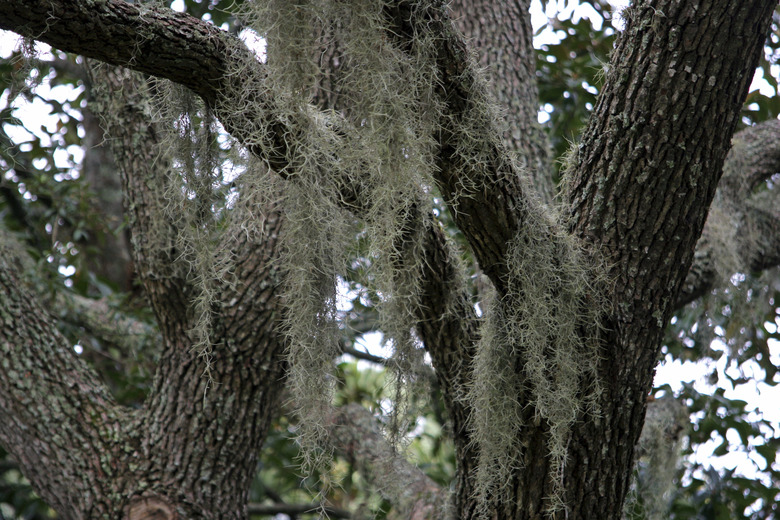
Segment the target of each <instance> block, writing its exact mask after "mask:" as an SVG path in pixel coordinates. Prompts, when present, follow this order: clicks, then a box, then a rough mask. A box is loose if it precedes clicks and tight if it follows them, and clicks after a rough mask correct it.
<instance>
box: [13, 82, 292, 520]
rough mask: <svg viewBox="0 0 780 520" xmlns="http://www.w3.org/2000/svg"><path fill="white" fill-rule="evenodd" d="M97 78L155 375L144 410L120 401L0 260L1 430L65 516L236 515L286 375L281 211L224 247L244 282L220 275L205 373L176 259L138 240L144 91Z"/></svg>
mask: <svg viewBox="0 0 780 520" xmlns="http://www.w3.org/2000/svg"><path fill="white" fill-rule="evenodd" d="M96 76H98V78H97V80H98V81H100V82H102V83H105V84H107V85H108V90H107V91H104V92H103V93H102V94H98V96H97V97H98V99H99V101H98V102H97V103H95V104H93V108H96V110H98V109H102V110H115V111H116V112H113V113H112V118H113V119H114V120H115V121H116V120H117V119H118V120H119V123H118V124H117V125H116V126H115V127H113V128H112V129H111V142H112V143H113V144H114V149H115V152H116V160H117V164H118V166H119V169H120V171H121V172H122V181H123V185H124V190H125V196H126V197H127V204H128V208H129V210H130V213H131V215H132V230H133V234H134V238H135V242H134V243H135V255H136V257H135V262H136V265H137V267H138V272H139V276H140V278H141V280H142V282H143V284H144V287H145V289H146V293H147V295H148V297H149V299H150V303H151V304H152V307H153V308H154V309H155V311H156V315H157V320H158V323H159V325H160V329H161V331H162V334H163V339H162V341H163V345H162V349H161V352H162V354H161V359H160V363H159V368H158V372H157V375H156V378H155V384H154V387H153V389H152V391H151V395H150V397H149V399H148V400H147V402H146V403H145V405H144V407H143V408H142V409H141V410H136V411H129V410H124V409H122V408H121V407H118V406H117V405H116V404H115V403H113V401H112V399H111V398H110V397H109V396H108V394H107V392H106V390H105V388H104V387H103V386H102V385H101V384H100V383H99V377H98V376H97V375H96V374H94V373H92V372H91V371H90V370H89V369H88V368H87V367H86V365H84V363H83V362H82V361H81V360H80V359H77V358H76V357H75V356H74V355H73V353H72V352H71V351H70V350H71V349H70V347H69V346H68V345H67V344H66V340H65V339H64V338H62V337H61V336H59V335H58V334H57V332H56V328H55V327H54V325H53V324H52V323H51V322H50V321H49V320H48V319H47V318H46V313H45V312H44V311H42V310H41V309H39V308H37V307H36V304H35V302H36V297H34V296H33V295H31V294H29V292H22V291H23V286H21V284H20V283H19V282H18V280H16V279H15V278H14V277H13V276H14V275H13V274H12V273H13V271H14V270H13V269H12V268H11V266H8V265H3V268H2V269H0V272H1V273H2V277H3V278H2V292H0V297H1V298H2V305H0V308H2V309H3V314H4V319H3V327H2V329H1V331H0V332H1V333H0V348H2V350H3V352H2V358H3V360H4V370H3V371H2V376H0V410H1V411H2V414H3V416H4V417H12V418H13V420H12V421H3V423H2V425H0V438H2V442H3V444H4V445H5V446H6V447H7V448H8V449H9V450H10V451H11V452H12V453H14V456H15V458H17V460H18V461H19V463H20V465H21V466H22V467H23V468H24V470H25V474H26V475H27V476H28V477H29V478H30V479H31V481H32V482H33V484H34V485H35V486H36V488H37V489H39V490H40V493H41V495H42V496H43V497H44V499H46V500H47V502H49V503H50V504H51V505H52V506H53V507H54V508H55V509H56V510H57V511H58V512H59V513H60V514H61V515H62V517H63V518H74V519H75V518H111V519H114V518H130V519H140V518H244V517H245V516H246V498H247V490H248V488H249V483H250V482H251V480H252V478H253V477H254V472H255V470H256V464H255V461H256V457H257V453H258V450H259V448H260V445H261V443H262V441H263V439H264V437H265V433H266V431H267V428H268V425H269V423H270V420H271V418H272V417H273V413H274V411H275V409H276V397H277V395H278V392H279V385H278V383H277V382H278V380H279V379H280V378H281V377H282V375H283V366H284V364H283V362H282V357H281V352H282V346H283V341H282V336H281V335H280V333H279V330H278V329H279V327H278V319H279V315H280V312H281V310H280V307H279V302H278V298H277V290H278V289H277V287H278V274H277V269H276V268H275V267H272V260H273V259H274V258H275V257H276V254H277V238H278V236H279V232H280V230H281V217H280V216H279V214H278V213H276V212H275V211H274V209H273V208H272V207H271V206H269V207H268V208H266V210H267V211H266V216H267V219H266V224H265V229H264V232H265V234H264V237H263V238H264V240H263V242H262V243H256V242H253V241H250V240H248V238H247V235H246V234H245V233H238V234H235V236H236V237H238V238H237V239H236V241H235V242H230V243H226V244H224V247H226V248H228V247H229V248H231V250H232V251H233V252H234V253H235V255H236V267H235V275H236V276H237V277H238V279H239V280H241V283H240V284H237V285H236V286H235V287H231V286H229V285H226V286H225V288H224V290H223V292H222V295H221V298H220V301H222V302H224V304H223V305H222V307H221V308H220V309H218V310H217V311H216V312H217V313H218V315H219V321H218V322H217V323H218V325H217V326H215V327H214V329H215V330H213V331H212V335H213V337H215V338H216V339H217V342H218V343H219V347H218V348H216V349H215V351H214V354H213V362H214V363H215V365H214V366H215V369H214V370H212V373H211V377H212V380H211V381H209V379H208V378H205V377H204V376H203V371H204V363H203V360H202V359H201V358H199V357H198V356H197V354H195V353H193V352H192V350H191V349H192V346H193V345H194V343H195V339H194V338H191V337H190V332H189V331H190V330H191V329H192V327H193V323H192V319H193V313H192V312H191V309H189V303H188V302H189V301H190V300H191V294H192V290H193V289H192V287H190V286H189V284H188V282H187V280H186V277H185V276H184V273H186V266H184V265H181V262H180V261H178V257H177V253H176V252H175V251H173V250H165V249H162V250H161V249H160V248H159V247H156V246H152V245H151V240H150V239H149V233H150V232H155V233H160V222H164V221H165V215H163V214H162V213H160V208H161V205H160V201H159V200H156V199H159V198H161V197H162V192H161V191H159V190H157V189H156V188H157V187H159V177H160V176H162V175H164V173H165V172H164V171H160V170H159V168H161V167H164V165H165V161H164V160H158V155H159V151H158V150H157V148H156V145H157V135H156V133H155V128H154V126H153V125H150V123H149V115H150V114H149V109H148V105H147V100H146V99H145V97H144V95H143V88H144V87H143V85H141V86H140V87H139V85H138V84H137V83H136V81H135V80H133V79H132V78H131V77H130V76H128V75H127V73H124V72H116V71H111V70H109V69H102V70H101V71H98V72H97V73H96ZM98 111H99V110H98ZM164 229H165V224H163V230H164ZM3 258H4V262H7V261H8V260H9V259H10V257H9V258H6V257H5V256H3ZM217 365H218V366H217ZM207 388H208V391H207ZM54 476H56V482H60V484H59V485H58V484H56V483H55V482H52V481H51V479H52V478H53V477H54Z"/></svg>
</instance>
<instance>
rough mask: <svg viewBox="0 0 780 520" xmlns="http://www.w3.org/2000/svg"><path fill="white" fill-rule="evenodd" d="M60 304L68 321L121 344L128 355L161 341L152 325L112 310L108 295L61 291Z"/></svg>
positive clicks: (119, 345) (107, 340) (58, 298)
mask: <svg viewBox="0 0 780 520" xmlns="http://www.w3.org/2000/svg"><path fill="white" fill-rule="evenodd" d="M57 305H58V306H60V308H62V309H65V313H66V314H65V317H66V319H67V320H68V321H70V322H72V323H74V324H77V325H80V326H82V327H84V328H85V329H86V330H87V331H88V332H89V333H90V334H92V335H93V336H95V337H96V338H98V339H100V340H103V341H106V342H109V343H112V344H114V345H116V346H118V347H119V348H120V349H121V350H122V352H123V353H125V354H129V353H132V352H138V351H139V350H142V349H143V348H144V347H145V346H146V345H148V344H149V343H150V342H151V341H156V342H157V343H160V342H161V338H160V337H159V333H158V332H157V331H156V330H155V328H154V327H153V326H151V325H149V324H148V323H144V322H142V321H139V320H136V319H134V318H131V317H130V316H127V315H124V314H122V313H120V312H118V311H117V310H115V309H112V308H111V306H110V305H109V303H108V302H107V301H106V299H105V298H101V299H99V300H94V299H92V298H85V297H83V296H79V295H77V294H71V293H58V294H57Z"/></svg>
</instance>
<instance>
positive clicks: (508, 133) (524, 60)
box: [451, 0, 555, 204]
mask: <svg viewBox="0 0 780 520" xmlns="http://www.w3.org/2000/svg"><path fill="white" fill-rule="evenodd" d="M530 4H531V2H530V1H529V0H522V1H520V2H505V1H503V0H468V1H465V0H456V1H454V2H452V4H451V5H452V9H453V11H454V18H455V23H456V25H457V26H458V28H459V29H460V30H461V31H463V33H464V34H465V35H466V38H467V41H468V42H469V43H470V44H473V47H475V48H476V49H477V51H478V52H479V64H480V66H483V67H485V68H486V69H487V70H486V74H487V76H488V78H489V80H490V83H489V85H488V89H489V90H490V92H491V94H493V96H494V97H495V99H496V100H498V101H499V103H500V105H501V107H502V109H504V110H507V111H508V113H507V117H506V119H507V123H506V124H502V127H504V130H503V138H504V142H505V143H507V146H508V148H509V149H510V150H512V151H514V152H518V153H519V160H520V163H521V166H522V167H524V168H526V169H527V170H528V174H529V175H530V176H531V177H532V178H533V186H534V187H535V188H536V189H537V190H538V192H539V195H540V197H541V199H542V200H543V201H544V202H545V203H548V204H549V203H551V202H552V201H553V197H554V195H555V187H554V186H553V182H552V175H551V174H552V170H551V166H550V143H549V142H548V140H547V136H546V135H545V133H544V130H542V127H541V126H540V125H539V123H538V111H539V87H538V85H537V79H536V50H535V49H534V46H533V28H532V26H531V15H530V13H529V12H528V8H529V6H530Z"/></svg>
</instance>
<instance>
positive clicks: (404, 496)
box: [330, 404, 446, 520]
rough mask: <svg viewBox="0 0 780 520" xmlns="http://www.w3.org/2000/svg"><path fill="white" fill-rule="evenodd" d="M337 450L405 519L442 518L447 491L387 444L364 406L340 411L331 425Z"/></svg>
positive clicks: (345, 408)
mask: <svg viewBox="0 0 780 520" xmlns="http://www.w3.org/2000/svg"><path fill="white" fill-rule="evenodd" d="M330 429H331V434H330V437H331V439H333V444H334V448H335V449H336V450H337V451H338V452H339V453H341V454H342V455H343V456H344V457H345V458H346V459H347V460H349V461H350V462H351V463H352V464H355V465H356V467H357V468H358V470H359V471H360V473H361V475H362V476H363V477H364V478H365V479H366V480H367V481H368V482H369V483H371V484H372V485H373V486H374V487H375V488H376V489H377V491H379V493H380V494H382V496H383V497H385V498H386V499H387V500H388V501H389V502H390V503H392V504H393V505H394V506H395V507H397V508H398V510H399V511H400V516H401V517H402V518H409V519H410V520H422V519H425V518H441V516H440V515H438V516H437V513H436V512H437V511H438V512H439V513H441V511H442V507H443V505H444V501H445V500H446V496H445V495H446V492H445V491H443V490H442V489H441V488H440V487H439V486H438V485H437V484H436V483H435V482H433V481H432V480H431V479H430V478H428V477H427V476H426V475H425V474H424V473H423V472H422V471H420V469H419V468H417V467H416V466H414V465H413V464H410V463H409V462H407V461H406V460H405V459H404V458H403V457H402V456H401V455H400V454H399V453H398V452H396V450H395V449H394V448H393V447H392V446H391V445H390V444H389V443H388V442H387V439H385V437H384V436H383V435H382V433H381V432H380V431H379V428H378V427H377V423H376V419H375V418H374V416H373V415H371V413H370V412H369V411H368V410H366V409H365V408H363V407H362V406H359V405H356V404H351V405H347V406H344V407H341V408H338V409H337V410H336V412H335V416H334V417H333V421H332V423H331V425H330Z"/></svg>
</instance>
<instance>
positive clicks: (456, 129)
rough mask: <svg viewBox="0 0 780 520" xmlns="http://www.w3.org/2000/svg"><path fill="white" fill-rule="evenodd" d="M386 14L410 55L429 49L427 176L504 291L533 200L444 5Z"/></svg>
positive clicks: (402, 7)
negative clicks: (430, 151)
mask: <svg viewBox="0 0 780 520" xmlns="http://www.w3.org/2000/svg"><path fill="white" fill-rule="evenodd" d="M411 13H414V15H412V14H411ZM388 16H389V17H390V19H391V20H392V21H393V24H394V25H392V26H391V29H392V34H393V35H394V37H395V38H397V39H399V40H401V41H402V42H404V44H405V45H408V46H409V47H410V48H411V49H412V50H414V49H415V46H417V45H420V43H421V42H423V43H425V42H429V43H425V44H426V45H427V44H429V45H431V46H432V51H431V52H433V55H434V61H435V67H436V79H437V84H436V88H435V90H434V91H435V93H436V95H437V96H438V100H439V102H440V103H441V109H440V112H441V114H442V115H441V117H440V119H439V127H438V129H437V130H436V141H437V145H438V147H439V148H438V150H437V152H436V156H435V161H436V169H435V170H434V172H433V177H434V180H435V182H436V183H437V185H438V187H439V189H440V191H441V193H442V194H443V195H444V198H445V200H446V202H447V204H448V205H449V206H450V207H451V210H452V214H453V218H454V220H455V222H456V224H457V225H458V228H459V229H460V230H461V231H462V232H463V234H464V236H465V237H466V239H467V240H468V242H469V244H470V245H471V248H472V250H473V252H474V255H475V257H476V258H477V260H478V262H479V264H480V267H481V269H482V270H483V272H484V273H485V274H486V275H487V276H488V278H490V280H491V281H492V282H493V284H494V285H495V286H496V288H497V289H498V290H499V292H502V293H504V292H506V287H505V281H506V278H507V274H508V267H507V264H506V254H507V247H508V244H509V243H510V242H511V241H512V239H513V238H514V236H515V235H516V234H517V232H518V231H519V230H520V228H521V227H522V226H523V225H524V223H525V221H526V219H528V218H529V217H531V216H533V214H536V213H538V210H539V207H538V206H537V205H536V204H533V203H531V202H530V201H531V200H533V199H536V198H537V197H538V195H537V194H536V191H535V190H534V188H533V187H532V186H531V183H530V181H529V180H528V179H527V178H526V177H525V173H524V172H522V171H521V169H520V168H518V166H517V164H516V163H515V161H514V160H513V156H512V154H511V153H510V152H509V149H508V148H507V146H506V145H505V144H504V142H503V139H502V137H501V132H500V124H499V121H498V119H499V117H500V116H499V115H498V111H497V108H496V107H495V105H494V102H493V99H492V96H491V94H490V92H489V90H488V87H487V84H486V82H485V80H484V78H483V77H482V76H481V74H479V72H478V69H477V67H476V65H475V63H474V62H473V60H472V58H471V56H470V53H469V49H468V48H467V46H466V43H465V41H464V40H463V38H462V37H461V36H460V35H459V34H458V33H457V32H456V30H455V28H454V27H453V24H452V22H451V20H450V19H449V15H448V12H447V10H446V9H445V8H444V7H443V5H442V3H441V2H418V1H414V2H400V3H399V4H398V5H397V6H396V7H394V8H393V9H390V10H389V12H388ZM418 35H425V37H426V38H429V40H426V39H425V38H421V37H418ZM418 52H419V51H418ZM536 231H537V232H538V233H539V236H549V235H550V234H551V233H553V232H554V231H553V230H545V229H538V230H536Z"/></svg>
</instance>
